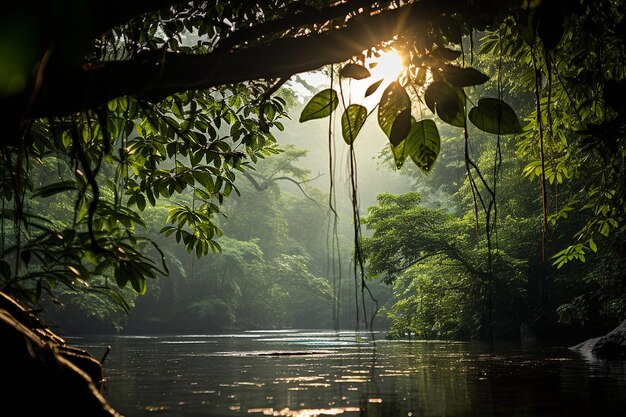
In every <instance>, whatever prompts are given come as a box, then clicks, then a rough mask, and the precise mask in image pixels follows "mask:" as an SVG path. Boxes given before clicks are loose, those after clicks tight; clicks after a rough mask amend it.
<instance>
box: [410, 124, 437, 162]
mask: <svg viewBox="0 0 626 417" xmlns="http://www.w3.org/2000/svg"><path fill="white" fill-rule="evenodd" d="M405 142H406V145H405V146H406V148H407V153H408V154H409V156H410V157H411V159H412V160H413V162H415V164H416V165H417V166H418V167H419V168H420V169H421V170H422V172H424V173H425V174H428V173H429V172H430V170H431V169H432V167H433V165H434V164H435V161H436V160H437V156H438V155H439V151H440V149H441V138H440V137H439V131H438V130H437V125H436V124H435V122H434V121H433V120H431V119H425V120H420V121H419V122H415V120H413V124H412V125H411V131H410V132H409V136H408V137H407V138H406V140H405Z"/></svg>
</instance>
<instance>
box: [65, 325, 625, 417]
mask: <svg viewBox="0 0 626 417" xmlns="http://www.w3.org/2000/svg"><path fill="white" fill-rule="evenodd" d="M68 342H70V343H71V344H73V345H77V346H82V347H84V348H86V349H87V350H89V351H90V352H92V353H93V354H94V355H96V356H97V357H99V356H102V355H103V353H104V352H105V350H106V346H111V351H110V354H109V355H108V356H107V358H106V360H105V376H106V383H105V389H104V394H105V396H106V398H107V399H108V400H109V402H110V403H111V404H112V405H113V406H114V407H115V408H116V409H117V410H118V411H120V412H121V413H122V414H124V415H125V416H126V417H143V416H151V417H191V416H249V417H256V416H287V417H315V416H327V415H342V416H369V417H372V416H385V417H387V416H389V417H392V416H407V417H412V416H413V417H421V416H481V417H490V416H507V417H518V416H520V417H521V416H533V417H538V416H546V417H547V416H550V417H560V416H563V417H565V416H567V417H576V416H589V417H613V416H617V417H619V416H626V362H624V361H617V362H604V361H597V360H592V359H590V358H583V357H581V356H580V355H579V354H577V353H576V352H572V351H570V350H568V349H566V348H555V347H542V348H534V349H531V348H527V349H524V348H521V347H520V346H515V345H511V346H501V347H499V348H497V349H495V351H493V352H491V351H490V350H489V349H488V346H485V345H482V344H477V343H464V342H449V341H421V340H403V341H388V340H385V339H384V335H382V334H376V335H374V340H372V338H371V337H370V336H369V335H368V334H357V333H354V332H334V331H325V332H324V331H299V330H287V331H251V332H242V333H236V334H218V335H185V336H180V335H177V336H89V337H71V338H68Z"/></svg>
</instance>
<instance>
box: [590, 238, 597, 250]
mask: <svg viewBox="0 0 626 417" xmlns="http://www.w3.org/2000/svg"><path fill="white" fill-rule="evenodd" d="M589 247H590V248H591V250H592V251H594V252H598V246H597V245H596V242H594V241H593V239H589Z"/></svg>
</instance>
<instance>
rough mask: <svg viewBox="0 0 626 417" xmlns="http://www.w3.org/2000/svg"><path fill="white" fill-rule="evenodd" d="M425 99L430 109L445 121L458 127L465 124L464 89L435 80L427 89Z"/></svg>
mask: <svg viewBox="0 0 626 417" xmlns="http://www.w3.org/2000/svg"><path fill="white" fill-rule="evenodd" d="M424 101H425V102H426V105H427V106H428V108H429V109H430V111H432V112H433V113H434V114H436V115H437V116H439V118H441V120H443V121H444V122H446V123H448V124H450V125H452V126H456V127H463V126H464V125H465V114H464V111H463V108H464V107H465V93H463V90H462V89H460V88H456V87H453V86H451V85H450V84H448V83H445V82H443V81H435V82H434V83H432V84H431V85H429V86H428V88H427V89H426V92H425V93H424Z"/></svg>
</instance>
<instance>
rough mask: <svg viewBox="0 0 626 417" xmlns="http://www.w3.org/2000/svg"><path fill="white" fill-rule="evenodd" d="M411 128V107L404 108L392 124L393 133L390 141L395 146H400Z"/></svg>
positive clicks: (390, 135)
mask: <svg viewBox="0 0 626 417" xmlns="http://www.w3.org/2000/svg"><path fill="white" fill-rule="evenodd" d="M410 130H411V108H410V107H409V108H407V109H404V110H402V111H401V112H400V114H399V115H398V117H396V120H394V121H393V125H391V133H390V134H389V142H391V144H392V145H393V146H398V144H400V142H402V141H403V140H404V138H406V135H408V134H409V131H410Z"/></svg>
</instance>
